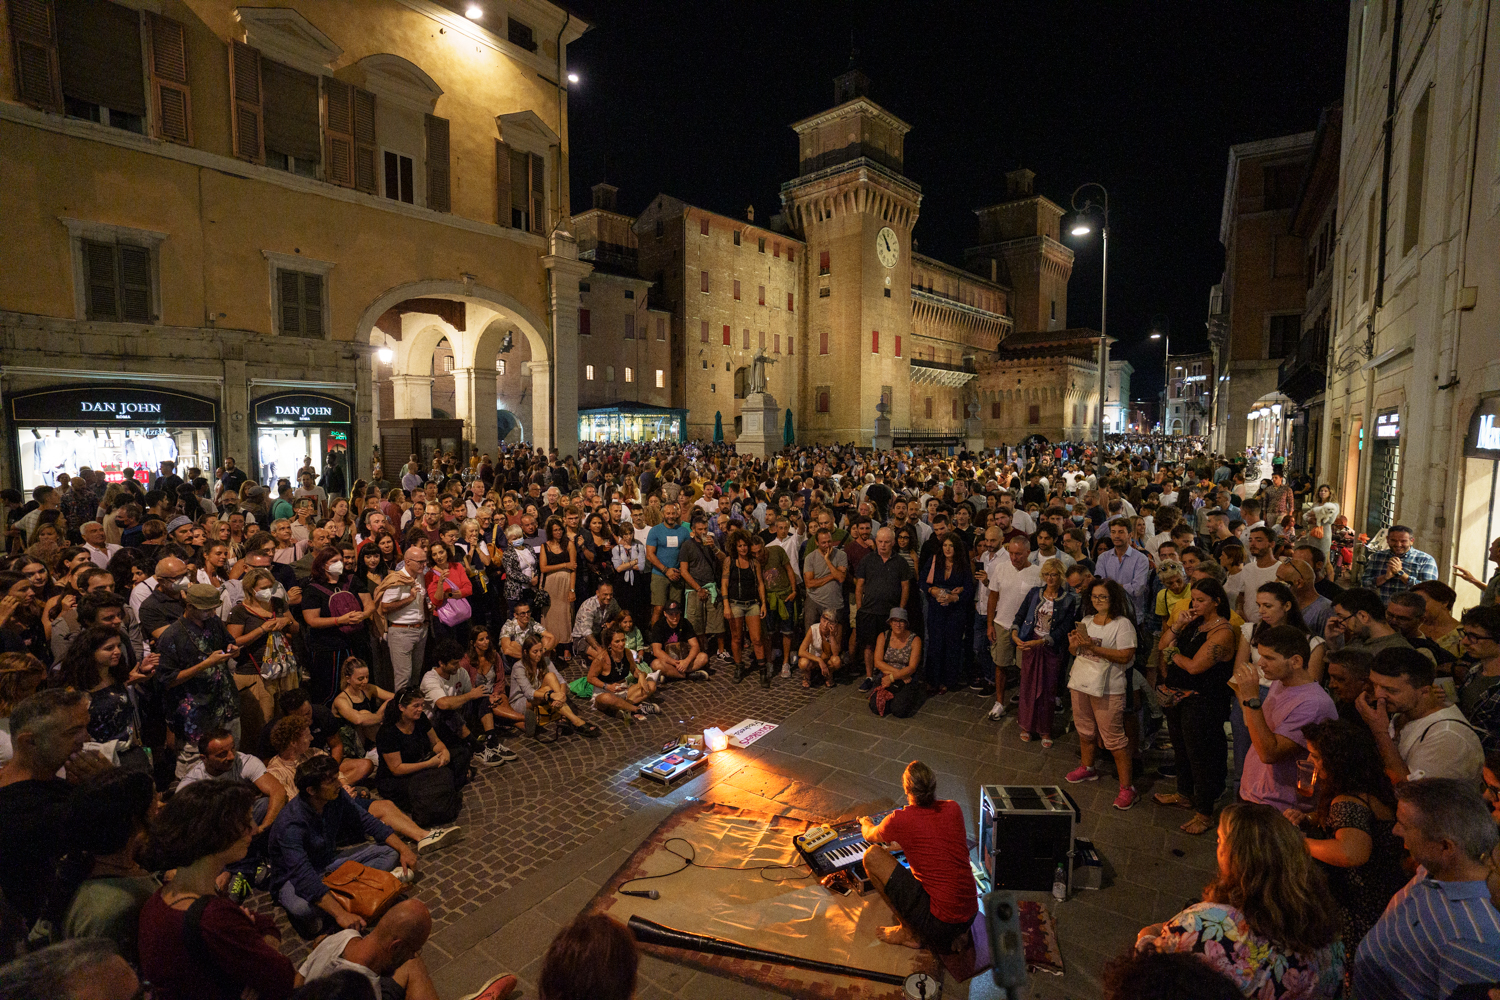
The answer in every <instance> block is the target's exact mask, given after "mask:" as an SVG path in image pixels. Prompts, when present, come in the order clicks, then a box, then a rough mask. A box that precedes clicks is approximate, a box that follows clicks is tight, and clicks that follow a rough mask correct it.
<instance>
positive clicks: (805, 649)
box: [797, 609, 844, 687]
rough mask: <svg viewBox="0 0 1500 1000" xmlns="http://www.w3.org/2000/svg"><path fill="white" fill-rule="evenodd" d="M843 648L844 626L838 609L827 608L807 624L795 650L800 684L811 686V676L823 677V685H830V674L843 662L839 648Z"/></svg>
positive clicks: (831, 676)
mask: <svg viewBox="0 0 1500 1000" xmlns="http://www.w3.org/2000/svg"><path fill="white" fill-rule="evenodd" d="M843 648H844V629H843V626H842V625H840V624H839V614H838V612H837V611H834V610H832V609H829V610H827V611H824V612H823V613H822V614H821V615H819V616H818V620H817V621H816V622H815V623H814V624H812V625H809V626H808V627H807V634H806V635H804V636H803V637H802V645H801V646H800V647H799V648H798V650H797V669H798V670H800V671H802V686H803V687H812V682H813V678H814V677H815V676H817V675H819V674H822V676H823V686H824V687H833V677H834V675H835V674H837V673H838V672H839V668H840V667H842V666H843V665H844V661H843V658H842V657H841V656H840V655H839V651H840V650H842V649H843Z"/></svg>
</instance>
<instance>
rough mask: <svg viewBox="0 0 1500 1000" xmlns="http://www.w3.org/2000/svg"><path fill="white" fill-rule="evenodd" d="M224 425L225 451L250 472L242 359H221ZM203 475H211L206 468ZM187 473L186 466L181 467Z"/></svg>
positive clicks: (246, 389) (247, 397)
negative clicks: (222, 362) (222, 360)
mask: <svg viewBox="0 0 1500 1000" xmlns="http://www.w3.org/2000/svg"><path fill="white" fill-rule="evenodd" d="M219 422H220V424H221V425H222V426H223V428H224V442H223V444H224V454H223V455H220V456H218V459H219V461H221V462H222V461H224V455H233V456H234V459H235V464H236V465H238V466H240V467H241V468H242V469H244V470H245V471H246V473H249V472H250V471H251V469H250V448H251V441H250V385H249V383H248V375H247V373H246V370H245V362H244V361H225V362H224V412H223V413H221V414H220V415H219ZM203 472H204V474H205V475H209V476H212V475H213V473H211V472H209V470H207V469H204V470H203ZM183 474H184V475H186V474H187V470H185V469H184V470H183Z"/></svg>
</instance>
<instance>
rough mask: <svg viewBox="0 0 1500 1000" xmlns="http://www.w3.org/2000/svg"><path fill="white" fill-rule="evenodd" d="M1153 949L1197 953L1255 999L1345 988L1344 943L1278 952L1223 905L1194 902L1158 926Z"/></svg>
mask: <svg viewBox="0 0 1500 1000" xmlns="http://www.w3.org/2000/svg"><path fill="white" fill-rule="evenodd" d="M1156 950H1157V951H1162V952H1168V951H1182V952H1191V953H1193V954H1197V955H1201V956H1202V957H1203V960H1204V961H1205V962H1207V963H1208V964H1209V965H1211V966H1213V967H1214V968H1215V969H1217V970H1219V971H1220V972H1222V973H1224V974H1225V975H1226V976H1228V977H1229V978H1230V979H1233V980H1234V982H1235V985H1237V986H1238V987H1239V988H1240V992H1241V993H1243V994H1244V995H1245V996H1247V997H1252V998H1254V1000H1318V998H1324V997H1336V996H1338V995H1339V991H1340V990H1341V989H1342V987H1343V974H1344V945H1343V942H1342V941H1334V942H1333V943H1332V944H1329V945H1325V946H1324V947H1322V948H1319V949H1318V950H1317V951H1315V952H1313V953H1311V954H1309V955H1297V954H1293V953H1290V952H1285V951H1282V950H1281V949H1280V948H1279V947H1277V946H1276V945H1274V944H1272V943H1271V942H1270V941H1267V940H1266V939H1265V938H1263V937H1260V936H1259V935H1258V934H1256V933H1255V932H1254V931H1252V930H1251V929H1250V926H1249V924H1248V923H1246V921H1245V915H1244V914H1243V913H1241V912H1240V911H1239V910H1237V909H1235V908H1234V907H1233V906H1230V905H1229V904H1227V903H1195V904H1194V905H1192V906H1190V907H1188V908H1187V909H1185V910H1183V911H1182V912H1181V913H1179V914H1177V916H1175V917H1173V918H1172V919H1171V920H1168V921H1167V922H1166V923H1165V924H1163V925H1162V930H1161V934H1160V936H1158V937H1157V938H1156Z"/></svg>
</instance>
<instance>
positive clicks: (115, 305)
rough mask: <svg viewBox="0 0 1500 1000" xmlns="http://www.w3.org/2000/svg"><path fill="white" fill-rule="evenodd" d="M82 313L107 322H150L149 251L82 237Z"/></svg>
mask: <svg viewBox="0 0 1500 1000" xmlns="http://www.w3.org/2000/svg"><path fill="white" fill-rule="evenodd" d="M80 243H81V249H82V252H83V284H84V288H85V290H86V291H85V300H84V308H85V312H84V315H85V316H87V317H88V318H89V319H94V320H105V321H107V322H128V323H150V322H151V321H152V320H153V319H154V318H155V317H154V316H153V315H152V308H151V304H152V298H153V297H152V294H151V285H152V275H151V270H152V268H151V250H150V249H149V248H147V247H141V246H130V245H127V244H123V243H102V242H97V241H95V240H82V241H80Z"/></svg>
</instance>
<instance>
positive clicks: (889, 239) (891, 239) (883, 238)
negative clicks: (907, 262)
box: [875, 226, 901, 267]
mask: <svg viewBox="0 0 1500 1000" xmlns="http://www.w3.org/2000/svg"><path fill="white" fill-rule="evenodd" d="M900 253H901V240H900V239H898V238H897V236H896V231H895V230H894V229H892V228H891V227H890V226H886V227H885V228H884V229H882V230H881V231H880V232H878V233H876V234H875V256H876V257H877V258H878V259H879V260H880V263H881V264H882V265H884V266H885V267H895V266H896V258H897V257H898V256H899V255H900Z"/></svg>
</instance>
